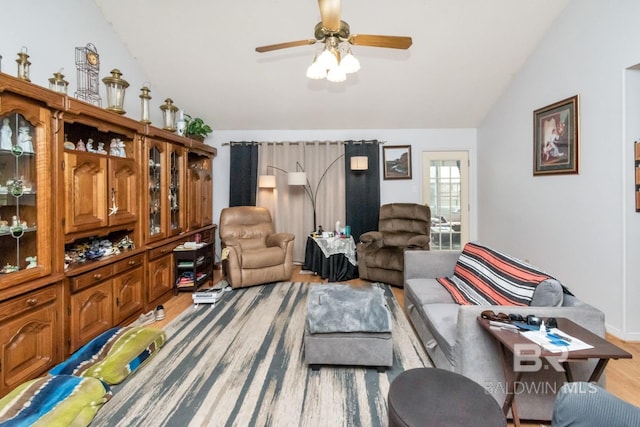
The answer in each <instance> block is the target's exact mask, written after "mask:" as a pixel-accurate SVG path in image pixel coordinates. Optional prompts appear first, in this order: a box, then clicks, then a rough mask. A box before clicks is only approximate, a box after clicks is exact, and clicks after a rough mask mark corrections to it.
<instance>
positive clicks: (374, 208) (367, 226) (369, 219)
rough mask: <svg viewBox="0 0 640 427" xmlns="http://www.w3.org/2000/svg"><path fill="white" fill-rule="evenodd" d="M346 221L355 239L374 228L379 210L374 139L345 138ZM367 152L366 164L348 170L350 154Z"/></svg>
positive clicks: (377, 172)
mask: <svg viewBox="0 0 640 427" xmlns="http://www.w3.org/2000/svg"><path fill="white" fill-rule="evenodd" d="M344 153H345V162H344V164H345V186H346V188H345V190H346V194H345V199H346V200H345V208H346V218H345V219H346V221H347V224H346V225H349V226H351V234H352V235H353V238H354V239H355V241H356V243H357V242H359V241H360V235H361V234H362V233H365V232H367V231H373V230H377V229H378V215H379V212H380V149H379V143H378V141H377V140H373V141H345V148H344ZM354 156H367V157H368V158H369V160H368V163H369V168H368V169H367V170H364V171H352V170H351V157H354Z"/></svg>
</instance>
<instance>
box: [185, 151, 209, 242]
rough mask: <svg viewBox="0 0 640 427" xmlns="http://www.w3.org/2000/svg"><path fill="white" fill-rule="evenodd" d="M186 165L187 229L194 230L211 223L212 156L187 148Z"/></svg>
mask: <svg viewBox="0 0 640 427" xmlns="http://www.w3.org/2000/svg"><path fill="white" fill-rule="evenodd" d="M188 167H189V171H188V174H187V182H188V186H189V200H188V204H187V218H188V226H189V230H194V229H198V228H202V227H205V226H208V225H211V224H213V162H212V156H211V155H210V154H209V155H208V154H206V153H204V152H201V151H198V150H193V149H192V150H189V154H188Z"/></svg>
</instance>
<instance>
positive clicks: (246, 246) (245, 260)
mask: <svg viewBox="0 0 640 427" xmlns="http://www.w3.org/2000/svg"><path fill="white" fill-rule="evenodd" d="M294 238H295V236H294V235H293V234H291V233H276V232H275V228H274V226H273V221H272V220H271V214H270V213H269V210H268V209H266V208H261V207H256V206H236V207H231V208H224V209H222V212H221V213H220V243H221V247H222V249H223V251H224V249H225V248H226V249H228V250H229V254H228V255H227V259H226V261H224V267H225V269H226V275H227V281H228V282H229V284H230V285H231V287H233V288H242V287H246V286H252V285H259V284H264V283H271V282H278V281H281V280H289V279H291V272H292V270H293V240H294Z"/></svg>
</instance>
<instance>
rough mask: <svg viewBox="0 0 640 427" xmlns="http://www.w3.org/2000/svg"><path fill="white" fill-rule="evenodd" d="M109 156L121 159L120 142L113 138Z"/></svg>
mask: <svg viewBox="0 0 640 427" xmlns="http://www.w3.org/2000/svg"><path fill="white" fill-rule="evenodd" d="M109 155H110V156H118V157H120V149H119V148H118V140H117V139H116V138H113V139H112V140H111V143H110V144H109Z"/></svg>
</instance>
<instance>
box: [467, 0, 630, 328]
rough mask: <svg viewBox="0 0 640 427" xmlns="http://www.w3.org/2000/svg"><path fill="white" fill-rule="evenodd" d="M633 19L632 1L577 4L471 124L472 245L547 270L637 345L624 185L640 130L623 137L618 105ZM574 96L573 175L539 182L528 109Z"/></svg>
mask: <svg viewBox="0 0 640 427" xmlns="http://www.w3.org/2000/svg"><path fill="white" fill-rule="evenodd" d="M638 16H640V2H638V1H636V0H619V1H616V2H603V1H600V0H574V1H572V3H571V4H570V5H569V6H568V7H567V9H566V10H565V11H564V13H563V14H562V15H561V16H560V17H559V19H558V20H557V22H555V23H554V24H553V26H552V28H551V29H550V31H549V32H548V33H547V35H546V36H545V38H544V40H543V41H542V42H541V43H540V45H539V47H538V48H537V50H536V51H535V52H534V54H533V55H532V56H531V57H530V58H529V60H528V62H527V63H526V64H525V66H524V67H523V69H522V70H521V72H520V73H519V74H518V75H517V76H516V77H515V78H514V80H513V82H512V84H511V86H510V87H509V88H508V90H507V91H506V92H505V94H504V95H503V97H502V98H501V100H500V101H499V102H498V103H497V104H496V106H495V107H494V108H493V109H492V111H491V113H490V114H489V115H488V116H487V118H486V119H485V121H484V122H483V123H482V125H481V126H480V127H479V128H478V153H479V154H478V168H479V170H478V188H479V193H478V200H479V210H478V222H479V223H480V224H481V227H480V229H479V239H480V240H481V241H484V242H486V243H488V244H492V245H494V246H496V247H498V248H500V249H504V250H506V251H508V252H510V253H512V254H513V255H515V256H517V257H519V258H526V259H529V260H531V262H532V263H534V264H536V265H538V266H540V267H542V268H543V269H545V270H546V271H548V272H550V273H551V274H554V275H555V276H556V277H557V278H558V279H560V280H562V281H563V282H564V283H565V284H566V285H567V286H568V287H569V288H570V289H571V290H572V291H574V293H575V294H576V295H577V296H579V297H580V298H582V299H584V300H586V301H587V302H589V303H591V304H593V305H595V306H597V307H598V308H600V309H602V310H603V311H604V312H605V315H606V323H607V328H608V330H609V331H610V332H612V333H613V334H615V335H618V336H620V337H622V338H626V339H640V318H639V316H638V315H637V314H635V313H633V312H632V309H633V308H635V307H634V306H635V303H637V302H638V295H639V293H640V291H639V290H638V287H639V286H640V280H639V278H640V273H639V272H638V267H637V265H640V263H639V262H638V256H639V255H640V253H639V251H638V245H637V244H630V243H629V242H631V241H637V240H638V236H639V234H638V231H639V229H640V214H637V213H635V212H634V209H633V204H632V197H633V190H632V188H631V187H630V183H631V182H632V174H633V162H632V158H631V157H630V154H631V153H632V148H633V141H634V140H635V139H637V138H638V137H639V136H640V132H638V131H639V130H640V128H638V127H636V128H635V129H636V132H635V134H633V135H627V130H626V128H625V118H626V117H627V116H628V115H627V114H626V113H625V109H626V108H627V106H626V104H625V101H624V100H625V94H626V93H627V92H626V90H625V78H624V77H625V69H626V68H628V67H629V66H632V65H634V64H636V63H638V62H640V26H638V25H637V17H638ZM635 85H636V86H638V83H637V82H636V83H635ZM575 94H578V95H579V96H580V174H579V175H566V176H561V175H556V176H538V177H534V176H533V175H532V161H533V158H532V157H533V154H532V153H533V149H532V143H533V135H532V133H533V124H532V123H533V111H534V110H536V109H538V108H540V107H544V106H546V105H549V104H551V103H554V102H556V101H559V100H562V99H565V98H568V97H570V96H572V95H575ZM629 96H633V97H640V93H629ZM637 110H638V109H637V107H636V112H637ZM629 119H630V120H640V114H635V115H634V116H631V117H629Z"/></svg>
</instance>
